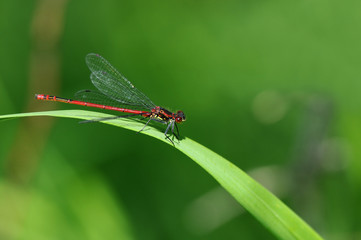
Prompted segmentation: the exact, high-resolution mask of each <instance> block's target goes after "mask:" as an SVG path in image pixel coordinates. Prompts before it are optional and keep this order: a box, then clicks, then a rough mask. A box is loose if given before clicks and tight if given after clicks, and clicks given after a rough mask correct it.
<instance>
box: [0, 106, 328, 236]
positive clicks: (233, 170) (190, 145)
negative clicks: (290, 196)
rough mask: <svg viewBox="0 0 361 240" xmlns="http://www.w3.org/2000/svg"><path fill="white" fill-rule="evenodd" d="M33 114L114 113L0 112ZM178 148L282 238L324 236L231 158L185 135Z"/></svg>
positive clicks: (79, 114) (123, 122) (133, 124)
mask: <svg viewBox="0 0 361 240" xmlns="http://www.w3.org/2000/svg"><path fill="white" fill-rule="evenodd" d="M31 116H52V117H66V118H77V119H84V120H91V119H98V118H104V117H109V116H111V115H108V114H103V113H98V112H91V111H83V110H62V111H47V112H34V113H20V114H9V115H3V116H0V119H11V118H18V117H31ZM103 123H107V124H111V125H114V126H118V127H123V128H126V129H130V130H133V131H139V130H140V129H141V128H142V127H143V126H144V123H142V122H137V121H134V120H132V119H127V118H119V119H114V120H108V121H105V122H103ZM141 133H142V134H146V135H149V136H152V137H155V138H157V139H159V140H161V141H164V142H166V143H168V144H171V143H170V142H169V141H168V140H167V139H165V137H164V133H163V132H162V131H159V130H157V129H155V128H153V127H147V128H146V129H145V130H144V131H142V132H141ZM175 148H177V149H179V150H180V151H182V152H183V153H184V154H186V155H187V156H189V157H190V158H191V159H193V160H194V161H195V162H196V163H198V164H199V165H200V166H201V167H203V168H204V169H205V170H206V171H207V172H208V173H209V174H211V175H212V176H213V177H214V178H215V179H216V180H217V181H218V182H219V183H220V184H221V185H222V186H223V187H224V188H225V189H226V190H227V191H228V192H229V193H230V194H231V195H232V196H233V197H234V198H235V199H236V200H237V201H238V202H239V203H240V204H241V205H242V206H243V207H244V208H245V209H247V210H248V211H249V212H250V213H251V214H253V215H254V216H255V217H256V218H257V219H258V220H259V221H260V222H261V223H262V224H263V225H264V226H266V227H267V228H268V229H269V230H270V231H271V232H273V233H274V234H275V235H276V236H277V237H279V238H280V239H308V240H312V239H322V238H321V237H320V236H319V235H318V234H317V233H316V232H315V231H314V230H313V229H312V228H311V227H310V226H309V225H307V224H306V223H305V222H304V221H303V220H302V219H301V218H300V217H298V216H297V215H296V214H295V213H294V212H293V211H292V210H290V209H289V208H288V207H287V206H286V205H285V204H284V203H282V202H281V201H280V200H279V199H278V198H277V197H275V196H274V195H273V194H272V193H270V192H269V191H268V190H266V189H265V188H264V187H262V186H261V185H260V184H259V183H257V182H256V181H255V180H253V179H252V178H251V177H249V176H248V175H247V174H246V173H245V172H243V171H242V170H241V169H239V168H238V167H236V166H235V165H234V164H232V163H231V162H229V161H228V160H226V159H224V158H223V157H221V156H219V155H218V154H216V153H214V152H213V151H211V150H209V149H208V148H206V147H204V146H202V145H200V144H199V143H197V142H194V141H193V140H191V139H189V138H184V139H182V140H181V141H180V142H179V143H178V142H177V141H175Z"/></svg>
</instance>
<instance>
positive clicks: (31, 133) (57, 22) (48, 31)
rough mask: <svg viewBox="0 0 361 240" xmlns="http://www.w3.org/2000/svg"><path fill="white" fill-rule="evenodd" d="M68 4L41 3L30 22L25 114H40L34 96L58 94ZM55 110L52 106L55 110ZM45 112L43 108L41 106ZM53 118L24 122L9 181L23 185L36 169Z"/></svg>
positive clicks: (10, 163) (63, 1) (11, 159)
mask: <svg viewBox="0 0 361 240" xmlns="http://www.w3.org/2000/svg"><path fill="white" fill-rule="evenodd" d="M67 3H68V0H57V1H54V0H39V1H37V4H36V6H35V9H34V15H33V19H32V22H31V25H30V26H31V31H30V33H31V37H30V39H31V43H32V47H31V52H30V58H29V81H28V82H29V84H28V87H27V97H26V101H27V105H26V108H25V111H38V110H40V109H39V107H37V104H36V103H35V101H33V98H34V93H35V92H38V91H43V90H44V91H45V90H46V91H49V92H51V93H56V92H57V90H58V89H59V85H60V84H59V82H60V74H59V73H60V56H59V40H60V38H61V36H62V33H63V25H64V13H65V10H66V6H67ZM52 108H53V106H52ZM42 109H43V110H44V107H43V106H42ZM52 122H53V120H52V119H50V118H46V119H45V118H44V119H35V118H34V119H32V118H27V119H23V120H21V123H20V126H19V128H18V132H17V135H16V137H15V141H14V144H13V146H12V149H11V150H10V152H9V155H8V158H7V177H8V179H9V180H10V181H12V182H16V183H19V184H21V185H24V184H26V183H28V182H29V180H30V179H31V177H32V175H33V172H34V171H35V169H36V167H37V161H38V159H39V155H40V154H41V151H42V149H43V147H44V144H45V140H46V137H47V135H48V133H49V130H50V128H51V126H52Z"/></svg>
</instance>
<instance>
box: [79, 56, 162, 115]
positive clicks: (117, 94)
mask: <svg viewBox="0 0 361 240" xmlns="http://www.w3.org/2000/svg"><path fill="white" fill-rule="evenodd" d="M85 60H86V64H87V65H88V67H89V69H90V71H91V72H92V74H91V75H90V79H91V81H92V83H93V84H94V86H95V87H96V88H97V89H99V91H100V92H101V93H103V94H104V95H106V96H108V98H111V99H113V100H115V101H116V102H118V103H122V104H126V105H129V106H139V107H142V108H145V109H152V108H154V107H155V105H154V103H153V102H152V101H151V100H150V99H149V98H148V97H147V96H145V95H144V94H143V93H142V92H141V91H139V90H138V89H137V88H136V87H134V85H133V84H132V83H131V82H129V81H128V80H127V79H126V78H125V77H124V76H123V75H121V74H120V73H119V72H118V71H117V70H116V69H115V68H114V67H113V66H112V65H111V64H110V63H109V62H108V61H107V60H105V59H104V58H103V57H101V56H100V55H98V54H94V53H89V54H88V55H87V56H86V58H85Z"/></svg>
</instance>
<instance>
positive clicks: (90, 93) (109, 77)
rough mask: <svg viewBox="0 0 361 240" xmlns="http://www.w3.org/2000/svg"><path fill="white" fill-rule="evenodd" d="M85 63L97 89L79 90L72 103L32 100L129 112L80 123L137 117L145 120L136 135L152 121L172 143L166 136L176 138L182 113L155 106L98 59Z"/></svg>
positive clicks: (51, 98)
mask: <svg viewBox="0 0 361 240" xmlns="http://www.w3.org/2000/svg"><path fill="white" fill-rule="evenodd" d="M85 60H86V64H87V65H88V67H89V69H90V71H91V75H90V79H91V81H92V83H93V84H94V86H95V87H96V88H97V89H98V90H81V91H79V92H77V93H76V94H75V98H74V99H75V100H72V99H67V98H61V97H56V96H50V95H46V94H35V98H36V99H37V100H45V101H55V102H63V103H69V104H76V105H82V106H87V107H95V108H102V109H106V110H114V111H119V112H124V113H129V114H128V115H121V116H114V117H108V118H100V119H95V120H88V121H84V122H99V121H105V120H110V119H117V118H125V117H137V116H138V117H142V118H149V120H148V121H147V122H146V123H145V125H144V127H143V128H142V129H140V131H139V132H141V131H142V130H143V129H144V128H145V127H146V126H147V125H148V124H149V122H150V121H151V120H154V121H157V122H160V123H163V124H166V125H167V127H166V130H165V132H164V135H165V137H166V138H167V139H168V140H169V141H170V142H171V143H173V141H172V140H171V139H170V138H169V136H168V132H169V130H171V132H172V134H173V135H174V136H175V137H176V138H177V139H179V130H178V127H177V123H181V122H184V121H185V120H186V117H185V114H184V113H183V112H182V111H177V112H176V113H173V112H171V111H169V110H167V109H165V108H162V107H160V106H157V105H155V104H154V103H153V102H152V101H151V100H150V99H149V98H148V97H147V96H145V95H144V94H143V93H142V92H141V91H139V90H138V89H137V88H136V87H134V85H133V84H132V83H131V82H129V81H128V80H127V79H126V78H125V77H124V76H123V75H122V74H120V73H119V72H118V70H116V69H115V68H114V67H113V66H112V65H111V64H110V63H109V62H108V61H107V60H105V59H104V58H103V57H102V56H100V55H98V54H94V53H90V54H88V55H87V56H86V57H85ZM174 129H176V130H177V133H175V131H174ZM173 144H174V143H173Z"/></svg>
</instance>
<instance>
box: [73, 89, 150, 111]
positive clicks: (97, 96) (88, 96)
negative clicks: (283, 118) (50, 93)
mask: <svg viewBox="0 0 361 240" xmlns="http://www.w3.org/2000/svg"><path fill="white" fill-rule="evenodd" d="M74 99H75V100H79V101H83V102H90V103H96V104H100V105H106V106H113V107H119V108H129V109H137V110H142V109H145V110H148V109H146V108H144V107H142V106H132V105H126V104H125V103H122V102H119V101H116V100H114V99H112V98H109V97H108V96H107V95H105V94H103V93H102V92H99V91H97V90H80V91H78V92H76V93H75V94H74Z"/></svg>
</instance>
